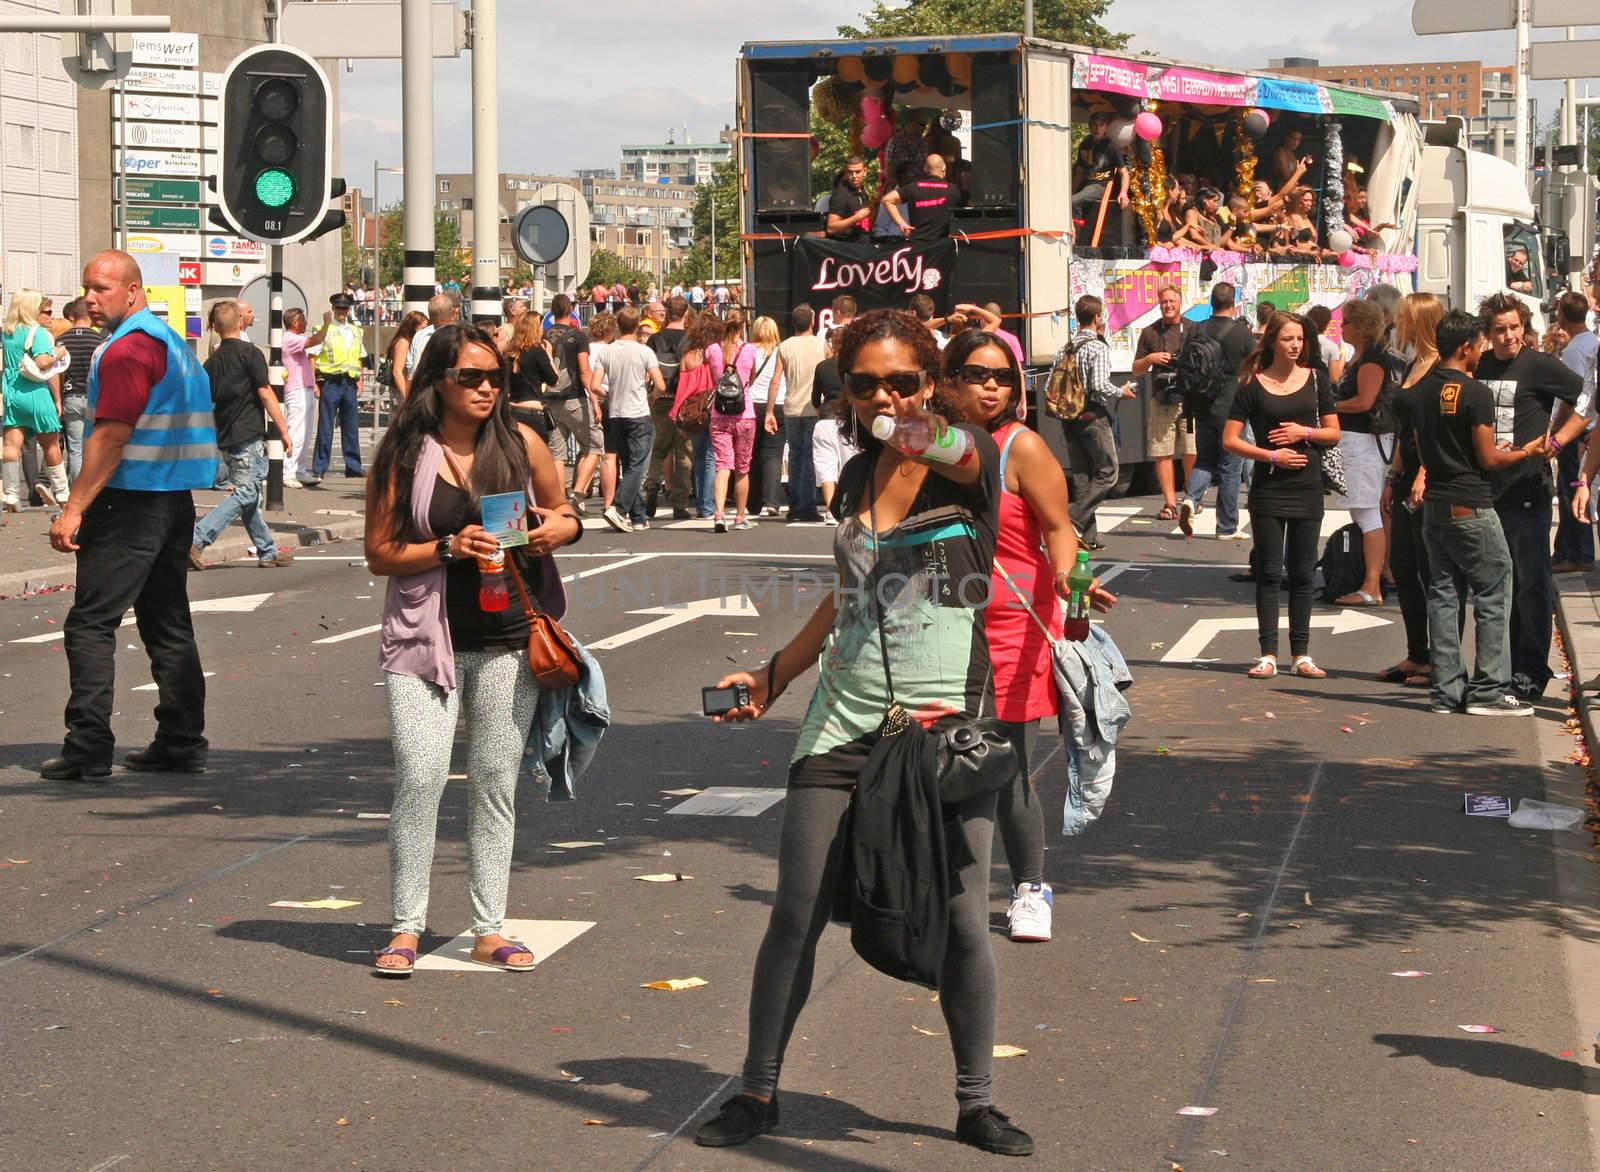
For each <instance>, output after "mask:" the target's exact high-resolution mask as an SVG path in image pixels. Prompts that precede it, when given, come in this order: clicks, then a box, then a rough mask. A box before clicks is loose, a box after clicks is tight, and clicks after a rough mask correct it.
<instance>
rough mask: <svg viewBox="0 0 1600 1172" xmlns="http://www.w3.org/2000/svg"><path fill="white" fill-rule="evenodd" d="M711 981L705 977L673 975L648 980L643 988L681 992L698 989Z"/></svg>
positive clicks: (641, 986)
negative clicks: (662, 979)
mask: <svg viewBox="0 0 1600 1172" xmlns="http://www.w3.org/2000/svg"><path fill="white" fill-rule="evenodd" d="M710 983H711V982H710V981H708V980H706V979H705V978H703V977H672V978H670V979H669V980H665V981H646V982H645V983H644V984H642V985H640V986H639V988H641V989H660V990H661V991H662V992H663V993H679V992H682V991H683V990H684V989H698V988H700V987H701V986H702V985H709V984H710Z"/></svg>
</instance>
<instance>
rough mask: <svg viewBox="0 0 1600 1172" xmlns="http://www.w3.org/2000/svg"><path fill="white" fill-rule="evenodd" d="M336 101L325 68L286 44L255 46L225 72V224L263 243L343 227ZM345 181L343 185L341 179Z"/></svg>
mask: <svg viewBox="0 0 1600 1172" xmlns="http://www.w3.org/2000/svg"><path fill="white" fill-rule="evenodd" d="M334 182H335V181H334V178H333V104H332V101H331V100H330V91H329V86H328V78H327V75H326V74H324V73H323V72H322V69H321V67H320V66H318V65H317V63H316V61H314V60H313V59H312V58H310V57H308V56H307V55H306V54H304V53H302V52H301V51H300V50H298V49H292V48H290V47H289V46H287V45H258V46H257V47H255V48H253V49H247V50H245V51H244V52H243V53H241V54H239V56H238V57H235V58H234V60H233V64H232V65H230V66H228V71H227V72H226V73H225V74H223V77H222V154H221V156H220V157H219V158H218V160H217V182H216V190H217V195H218V204H219V208H218V210H219V211H220V213H221V218H222V220H223V222H224V225H225V226H226V227H228V228H231V229H232V230H233V231H235V232H237V233H239V234H240V235H241V236H248V237H249V238H250V239H252V240H260V241H262V242H263V243H266V244H292V243H294V242H295V241H297V240H308V239H311V238H312V237H314V236H320V235H321V234H322V233H324V232H328V231H332V230H333V229H335V228H338V227H340V226H341V225H342V224H343V222H344V213H343V212H341V211H337V210H335V211H332V212H330V211H329V210H328V200H329V198H330V196H331V194H332V191H333V184H334ZM341 186H342V184H341Z"/></svg>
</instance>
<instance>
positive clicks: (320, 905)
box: [267, 899, 361, 912]
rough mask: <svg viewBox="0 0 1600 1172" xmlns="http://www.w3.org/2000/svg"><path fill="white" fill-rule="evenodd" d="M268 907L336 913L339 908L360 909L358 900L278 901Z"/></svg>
mask: <svg viewBox="0 0 1600 1172" xmlns="http://www.w3.org/2000/svg"><path fill="white" fill-rule="evenodd" d="M267 906H268V907H298V908H316V909H317V910H319V911H330V912H336V911H338V910H340V909H341V908H347V907H360V906H361V901H360V900H359V899H280V900H278V901H277V902H276V903H269V904H268V905H267Z"/></svg>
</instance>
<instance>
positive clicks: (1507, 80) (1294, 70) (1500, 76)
mask: <svg viewBox="0 0 1600 1172" xmlns="http://www.w3.org/2000/svg"><path fill="white" fill-rule="evenodd" d="M1267 68H1268V69H1271V70H1274V71H1275V72H1278V73H1286V74H1289V75H1291V76H1294V77H1305V78H1311V79H1312V80H1315V81H1326V82H1333V83H1334V84H1336V85H1347V86H1353V87H1356V88H1360V89H1364V90H1371V91H1372V92H1373V93H1374V94H1375V95H1377V96H1379V97H1384V96H1387V95H1390V94H1404V95H1406V96H1408V97H1412V98H1415V99H1416V100H1417V103H1418V104H1419V105H1420V106H1421V115H1422V117H1423V118H1424V119H1426V120H1429V121H1436V120H1439V119H1443V118H1448V117H1458V118H1469V119H1470V118H1482V117H1483V116H1484V114H1485V112H1486V111H1485V103H1486V102H1487V101H1489V100H1491V99H1494V98H1500V97H1506V98H1509V97H1510V96H1511V82H1512V78H1511V73H1512V70H1511V66H1509V65H1505V66H1485V65H1484V63H1483V62H1482V61H1428V62H1421V63H1410V64H1406V63H1401V64H1394V65H1324V64H1322V63H1321V62H1320V61H1318V60H1317V59H1316V58H1315V57H1279V58H1276V59H1274V60H1272V61H1269V62H1268V63H1267Z"/></svg>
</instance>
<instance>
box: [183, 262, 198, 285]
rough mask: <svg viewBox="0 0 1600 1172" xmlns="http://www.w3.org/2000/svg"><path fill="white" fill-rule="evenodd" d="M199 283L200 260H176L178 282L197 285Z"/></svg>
mask: <svg viewBox="0 0 1600 1172" xmlns="http://www.w3.org/2000/svg"><path fill="white" fill-rule="evenodd" d="M199 283H200V262H199V261H197V260H181V261H179V262H178V284H180V285H198V284H199Z"/></svg>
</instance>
